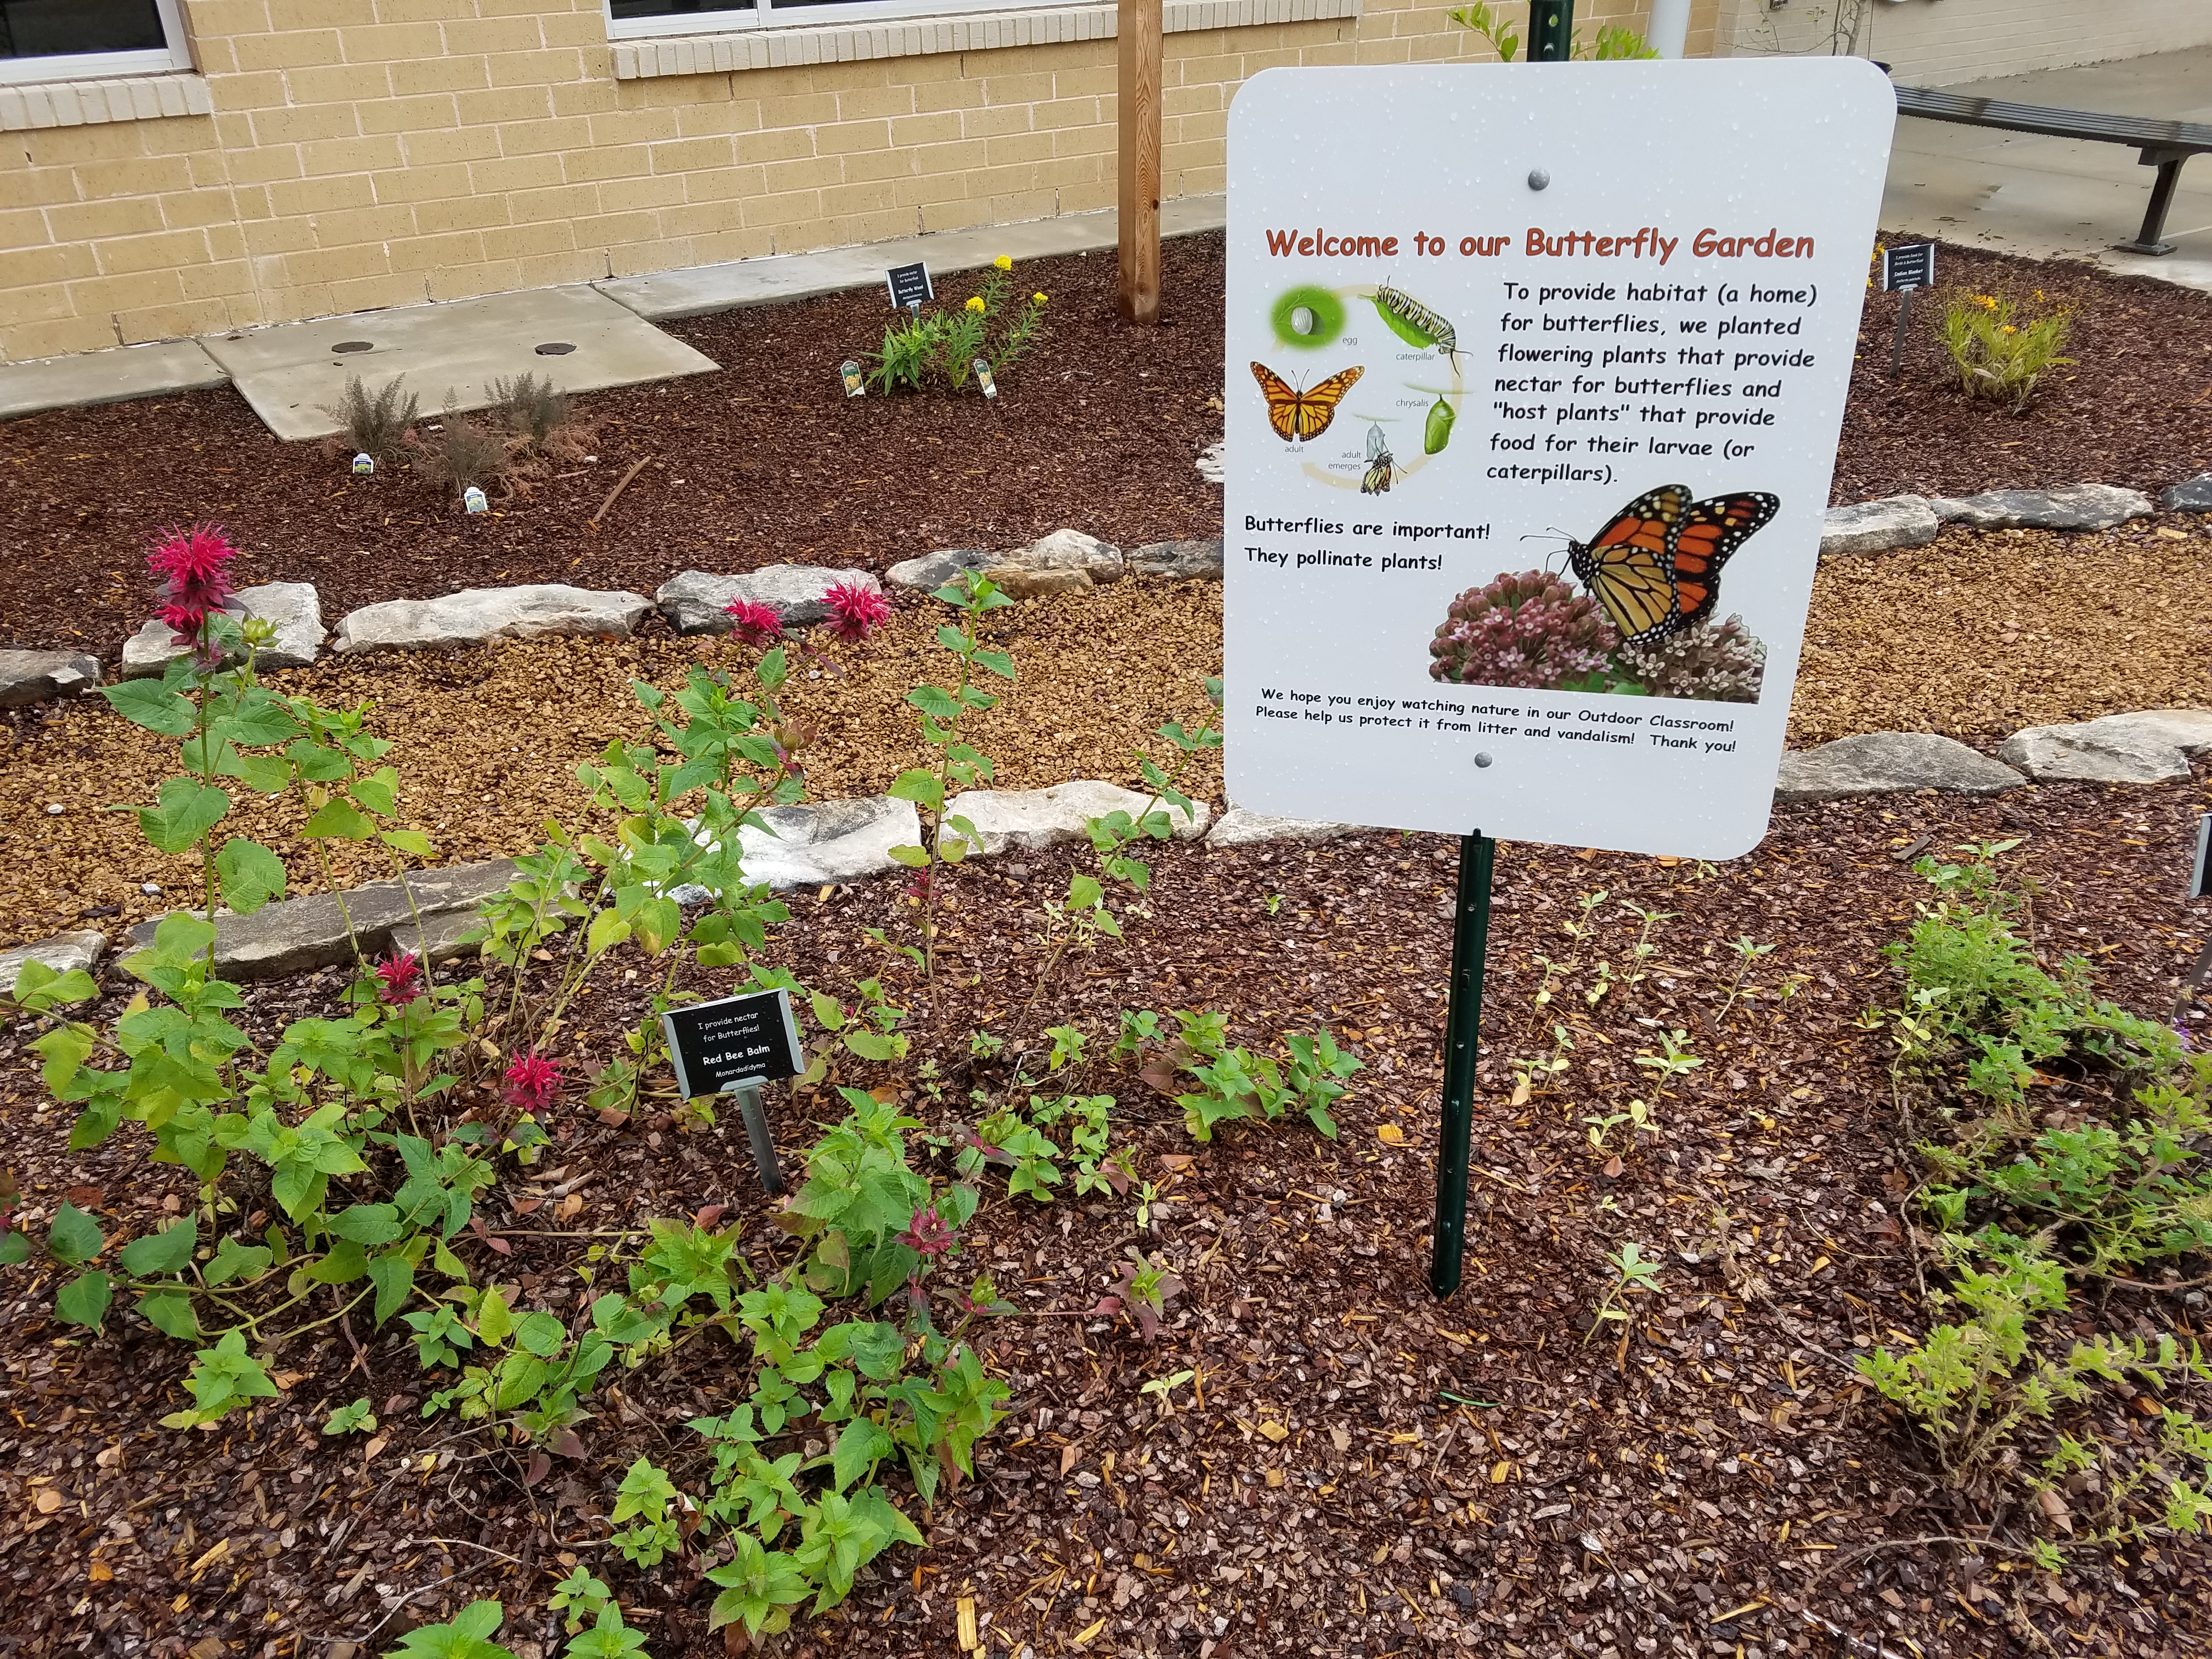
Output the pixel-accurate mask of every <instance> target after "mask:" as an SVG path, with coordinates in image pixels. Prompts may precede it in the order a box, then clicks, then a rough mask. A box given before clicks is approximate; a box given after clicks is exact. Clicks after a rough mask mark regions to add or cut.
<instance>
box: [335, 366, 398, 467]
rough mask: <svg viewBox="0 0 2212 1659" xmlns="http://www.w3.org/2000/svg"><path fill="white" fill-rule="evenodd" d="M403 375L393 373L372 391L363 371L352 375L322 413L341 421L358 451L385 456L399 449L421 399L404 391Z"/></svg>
mask: <svg viewBox="0 0 2212 1659" xmlns="http://www.w3.org/2000/svg"><path fill="white" fill-rule="evenodd" d="M404 379H405V376H404V375H394V376H393V377H392V379H390V380H386V382H385V383H384V384H383V385H382V386H380V387H379V388H378V389H377V390H376V391H375V392H373V393H372V392H370V391H369V390H368V387H366V386H363V385H362V383H361V376H360V375H358V374H354V375H349V376H348V377H347V380H346V383H345V391H344V392H343V394H342V395H341V396H340V397H339V398H338V400H337V402H336V403H334V404H324V405H323V413H324V414H325V415H327V416H330V417H331V419H332V420H334V421H336V422H337V423H338V426H339V428H340V429H341V430H342V431H343V434H344V435H345V441H346V442H348V443H349V444H350V445H352V446H353V448H354V452H355V453H356V454H361V455H373V456H374V457H375V458H376V459H379V460H382V459H385V458H386V456H389V455H396V454H398V453H399V446H400V443H401V441H403V440H404V438H405V437H406V436H407V433H408V428H410V427H412V426H413V425H414V424H415V416H416V410H417V409H418V407H419V406H420V403H421V400H420V399H419V398H416V396H415V394H414V393H413V392H403V391H402V389H401V386H400V382H401V381H402V380H404Z"/></svg>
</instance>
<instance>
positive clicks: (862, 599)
mask: <svg viewBox="0 0 2212 1659" xmlns="http://www.w3.org/2000/svg"><path fill="white" fill-rule="evenodd" d="M822 597H823V599H825V600H827V601H828V602H829V610H830V612H831V615H830V617H829V623H828V624H827V625H828V627H829V631H830V633H831V634H833V635H836V637H837V638H839V639H841V640H843V641H847V642H848V643H850V644H855V645H857V644H858V643H859V642H860V641H862V640H865V639H866V638H867V637H868V635H870V634H872V633H873V632H875V630H876V629H878V628H881V627H882V626H883V625H884V623H887V622H889V621H890V619H891V602H890V600H889V599H885V598H884V590H883V589H882V588H880V587H878V586H875V585H874V584H873V583H866V584H863V583H860V582H839V583H838V584H837V585H836V586H835V587H833V588H831V589H830V590H829V592H827V593H825V594H823V596H822Z"/></svg>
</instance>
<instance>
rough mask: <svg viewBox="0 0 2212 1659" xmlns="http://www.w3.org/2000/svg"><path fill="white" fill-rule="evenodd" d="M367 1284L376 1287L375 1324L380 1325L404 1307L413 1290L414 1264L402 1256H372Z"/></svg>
mask: <svg viewBox="0 0 2212 1659" xmlns="http://www.w3.org/2000/svg"><path fill="white" fill-rule="evenodd" d="M368 1282H369V1283H370V1284H372V1285H375V1286H376V1322H377V1323H378V1324H379V1325H382V1324H383V1323H384V1322H386V1320H388V1319H390V1318H391V1317H392V1315H394V1314H396V1313H398V1311H399V1310H400V1309H401V1308H403V1307H404V1306H405V1305H406V1304H407V1298H408V1297H409V1295H410V1293H412V1291H414V1289H415V1264H414V1263H413V1262H411V1261H409V1260H408V1259H407V1258H406V1257H405V1256H404V1255H380V1256H372V1257H371V1258H370V1259H369V1263H368Z"/></svg>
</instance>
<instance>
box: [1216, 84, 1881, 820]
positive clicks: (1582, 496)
mask: <svg viewBox="0 0 2212 1659" xmlns="http://www.w3.org/2000/svg"><path fill="white" fill-rule="evenodd" d="M1895 117H1896V102H1895V98H1894V95H1893V94H1892V92H1891V90H1890V88H1889V84H1888V82H1887V79H1886V78H1885V77H1884V76H1883V75H1882V74H1881V70H1878V69H1877V68H1875V66H1874V65H1873V64H1869V63H1867V62H1865V61H1863V60H1861V59H1855V58H1819V59H1813V58H1786V59H1779V58H1778V59H1765V60H1748V59H1723V60H1711V61H1701V60H1683V61H1664V62H1651V61H1644V62H1627V63H1590V64H1434V65H1425V66H1421V67H1401V68H1372V69H1370V68H1356V67H1342V68H1315V69H1273V70H1265V71H1263V72H1262V73H1261V74H1260V75H1258V76H1255V77H1254V78H1253V79H1252V80H1251V81H1249V82H1247V83H1246V85H1245V86H1244V87H1243V89H1242V90H1241V91H1240V92H1239V93H1238V94H1237V99H1236V101H1235V103H1234V104H1233V105H1232V106H1231V112H1230V122H1229V202H1228V248H1229V256H1228V298H1227V322H1226V330H1227V340H1226V348H1227V359H1226V361H1227V363H1228V368H1227V389H1226V391H1225V402H1226V404H1227V405H1228V410H1229V413H1228V416H1227V432H1226V448H1225V502H1224V533H1225V544H1226V545H1225V558H1226V587H1225V592H1224V599H1223V603H1224V607H1225V632H1226V640H1225V664H1226V681H1227V685H1228V688H1229V696H1228V702H1227V705H1226V708H1225V720H1226V738H1227V746H1226V759H1227V764H1228V769H1229V787H1230V794H1231V799H1234V800H1235V801H1236V803H1237V805H1240V806H1243V807H1246V808H1248V809H1249V810H1251V811H1257V812H1264V813H1273V814H1280V815H1282V816H1285V817H1303V818H1319V819H1328V820H1333V821H1335V822H1340V823H1361V824H1374V825H1381V826H1388V827H1392V828H1400V829H1428V830H1435V831H1439V832H1443V833H1447V834H1455V835H1460V834H1468V833H1472V832H1474V831H1477V830H1480V832H1481V833H1483V834H1486V835H1489V836H1502V837H1509V838H1512V839H1517V840H1531V841H1547V842H1565V843H1568V844H1572V845H1588V846H1599V847H1607V848H1617V849H1620V850H1622V851H1630V852H1650V853H1657V854H1677V855H1694V856H1698V857H1705V858H1722V857H1734V856H1736V855H1737V854H1741V853H1743V852H1746V851H1747V850H1749V849H1750V848H1752V847H1753V846H1754V845H1755V844H1756V843H1757V842H1758V841H1759V837H1760V836H1763V835H1764V834H1765V828H1766V822H1767V817H1768V813H1769V811H1770V810H1771V801H1772V796H1773V790H1774V780H1775V773H1776V769H1777V768H1778V763H1779V761H1780V757H1781V751H1782V747H1783V741H1784V734H1785V731H1786V727H1787V724H1788V719H1789V713H1790V694H1791V691H1792V690H1793V688H1794V686H1795V684H1796V671H1797V663H1798V658H1799V654H1800V652H1801V649H1802V641H1803V635H1804V628H1805V614H1806V609H1807V606H1808V604H1809V603H1810V599H1811V595H1812V584H1813V575H1814V565H1815V562H1816V561H1817V559H1818V556H1819V552H1820V526H1821V520H1822V516H1823V513H1824V510H1825V508H1826V505H1827V500H1828V489H1829V483H1830V477H1831V474H1832V471H1833V467H1834V461H1835V451H1836V442H1837V436H1838V432H1839V430H1840V428H1841V425H1842V420H1843V410H1844V397H1845V394H1846V392H1848V390H1849V386H1850V369H1851V363H1852V359H1853V355H1854V352H1855V350H1856V346H1857V331H1858V321H1859V308H1860V303H1861V299H1862V295H1863V290H1864V289H1865V286H1866V270H1867V261H1868V258H1869V252H1870V250H1871V249H1872V247H1873V244H1874V235H1875V214H1876V210H1877V209H1878V208H1879V205H1880V202H1881V186H1882V178H1883V173H1884V172H1885V170H1886V167H1887V161H1888V151H1889V140H1890V134H1891V131H1892V128H1893V125H1894V122H1895Z"/></svg>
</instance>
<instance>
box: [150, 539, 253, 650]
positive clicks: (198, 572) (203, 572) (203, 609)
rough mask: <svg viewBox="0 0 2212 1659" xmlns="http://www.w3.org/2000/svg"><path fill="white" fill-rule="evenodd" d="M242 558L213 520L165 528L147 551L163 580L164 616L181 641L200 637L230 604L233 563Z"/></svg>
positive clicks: (151, 563)
mask: <svg viewBox="0 0 2212 1659" xmlns="http://www.w3.org/2000/svg"><path fill="white" fill-rule="evenodd" d="M237 556H238V550H237V549H236V548H234V547H233V546H232V545H231V544H230V538H228V537H227V536H225V535H224V534H223V533H222V530H221V529H220V528H219V527H218V526H215V525H211V524H196V525H194V526H192V527H191V529H190V530H178V529H175V528H171V529H168V530H165V531H163V532H161V539H160V540H159V541H157V542H155V544H154V546H153V548H152V550H150V551H149V552H148V554H147V555H146V562H147V563H148V564H149V565H150V566H152V567H153V570H154V574H155V575H157V576H159V577H161V578H162V586H161V599H162V601H163V603H162V605H161V620H162V621H163V622H165V623H168V624H169V626H170V627H172V628H173V629H176V630H177V633H178V634H179V635H180V636H181V638H180V642H183V641H188V640H191V639H195V638H197V637H198V635H199V634H200V632H201V630H202V629H204V628H205V627H206V626H207V618H208V613H209V612H210V611H220V610H222V607H223V606H224V605H225V604H226V603H228V600H229V599H230V593H231V588H230V562H231V561H232V560H233V559H234V558H236V557H237Z"/></svg>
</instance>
